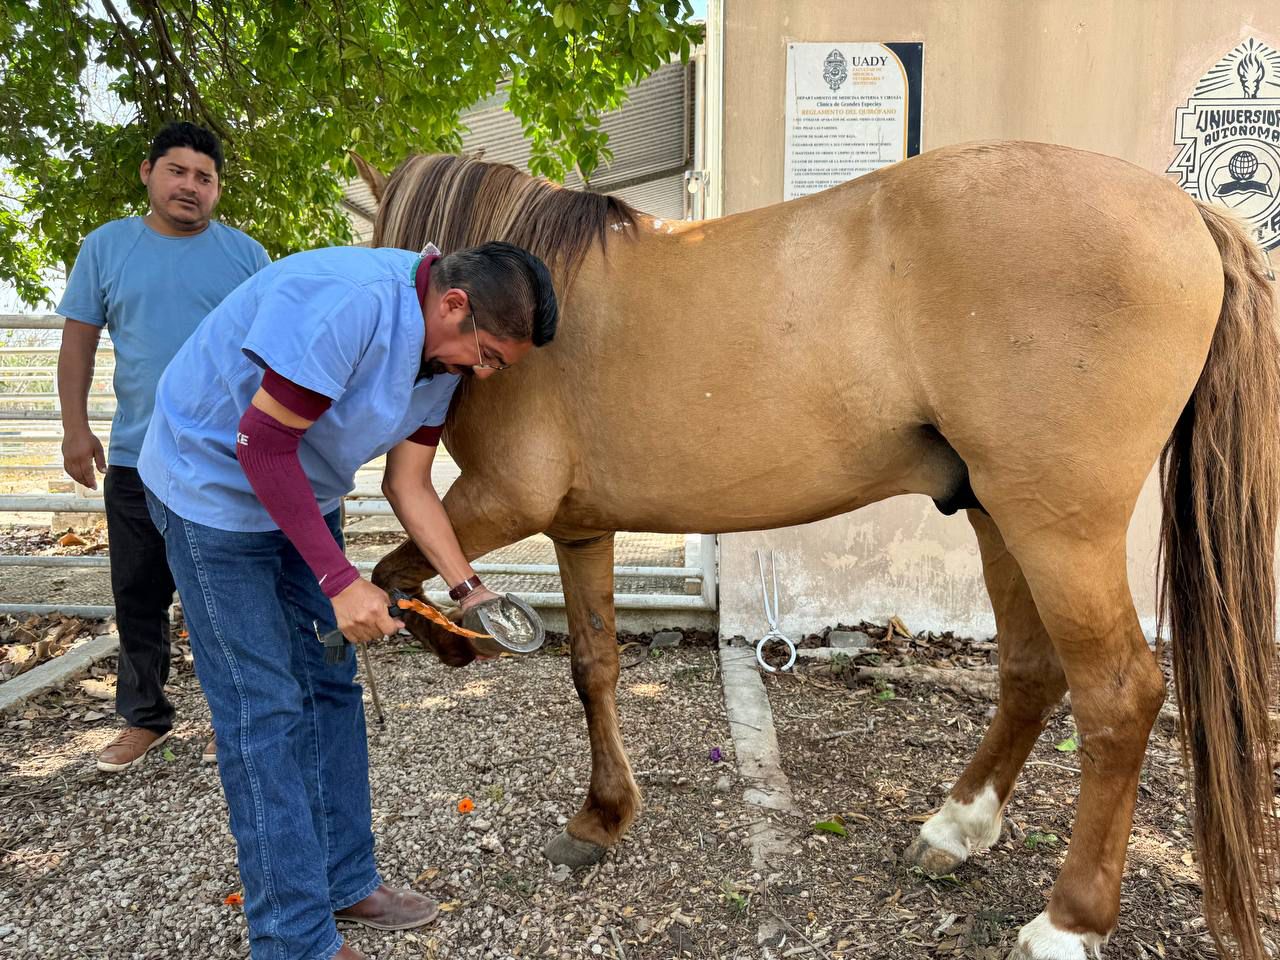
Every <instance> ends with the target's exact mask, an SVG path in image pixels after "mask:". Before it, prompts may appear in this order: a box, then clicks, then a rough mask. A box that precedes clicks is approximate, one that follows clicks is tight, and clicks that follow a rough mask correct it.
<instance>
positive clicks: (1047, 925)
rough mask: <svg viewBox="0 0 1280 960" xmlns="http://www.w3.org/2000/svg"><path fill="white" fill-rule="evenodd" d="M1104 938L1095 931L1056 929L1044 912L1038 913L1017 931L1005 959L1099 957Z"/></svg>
mask: <svg viewBox="0 0 1280 960" xmlns="http://www.w3.org/2000/svg"><path fill="white" fill-rule="evenodd" d="M1107 939H1108V938H1107V937H1104V936H1100V935H1099V934H1096V933H1072V932H1070V931H1068V930H1060V929H1058V928H1057V927H1055V926H1054V925H1053V923H1052V921H1050V920H1049V914H1048V913H1041V914H1040V915H1039V916H1038V917H1036V918H1035V919H1034V920H1032V921H1031V922H1030V923H1028V924H1027V925H1026V926H1025V927H1023V928H1022V929H1021V930H1019V931H1018V943H1017V946H1015V947H1014V948H1013V951H1012V952H1011V953H1010V954H1009V960H1101V957H1102V948H1103V947H1104V946H1105V945H1106V943H1107Z"/></svg>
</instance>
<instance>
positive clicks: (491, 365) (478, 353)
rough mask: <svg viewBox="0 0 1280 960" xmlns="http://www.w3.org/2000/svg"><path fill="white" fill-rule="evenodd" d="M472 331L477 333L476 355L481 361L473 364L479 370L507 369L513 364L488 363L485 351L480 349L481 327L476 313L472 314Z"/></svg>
mask: <svg viewBox="0 0 1280 960" xmlns="http://www.w3.org/2000/svg"><path fill="white" fill-rule="evenodd" d="M471 332H472V333H474V334H475V335H476V357H478V358H479V360H480V362H479V363H476V364H473V365H472V366H474V367H475V369H477V370H505V369H507V367H509V366H511V364H509V363H486V362H485V359H484V351H483V350H481V349H480V328H479V327H478V326H476V315H475V314H474V313H473V314H471Z"/></svg>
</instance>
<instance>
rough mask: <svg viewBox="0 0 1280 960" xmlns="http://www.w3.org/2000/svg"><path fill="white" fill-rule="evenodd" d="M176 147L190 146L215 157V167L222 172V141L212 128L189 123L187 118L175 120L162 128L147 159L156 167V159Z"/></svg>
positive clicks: (153, 141)
mask: <svg viewBox="0 0 1280 960" xmlns="http://www.w3.org/2000/svg"><path fill="white" fill-rule="evenodd" d="M174 147H188V148H189V149H191V150H196V151H198V152H200V153H204V154H207V155H208V156H210V157H212V158H213V167H214V169H215V170H217V171H218V173H222V143H221V141H219V140H218V136H217V134H215V133H214V132H213V131H212V130H208V129H206V128H204V127H201V126H198V125H196V124H194V123H188V122H187V121H186V120H175V121H174V122H173V123H166V124H165V125H164V126H163V127H161V128H160V132H159V133H157V134H156V137H155V139H154V140H152V141H151V152H150V153H149V154H147V159H148V160H149V161H150V162H151V165H152V166H153V167H154V166H155V164H156V161H157V160H159V159H160V158H161V157H163V156H164V155H165V154H166V153H168V152H169V151H170V150H172V149H173V148H174Z"/></svg>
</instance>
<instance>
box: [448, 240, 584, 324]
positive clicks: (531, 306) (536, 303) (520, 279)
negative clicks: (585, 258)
mask: <svg viewBox="0 0 1280 960" xmlns="http://www.w3.org/2000/svg"><path fill="white" fill-rule="evenodd" d="M431 285H432V287H433V288H436V289H437V290H439V291H440V292H443V291H445V290H448V289H450V288H451V287H457V288H458V289H459V290H462V291H465V292H466V294H467V297H468V299H469V300H470V301H471V312H472V314H473V315H474V316H475V318H476V326H477V327H479V328H480V329H481V330H485V331H488V332H489V333H492V334H493V335H494V336H495V337H499V338H501V339H503V340H532V341H533V345H534V346H535V347H541V346H543V345H544V344H548V343H550V342H551V340H552V339H553V338H554V337H555V335H556V324H557V322H558V321H559V317H560V308H559V305H558V303H557V301H556V290H555V285H554V284H553V283H552V281H551V271H549V270H548V269H547V265H546V264H545V263H543V262H542V260H541V259H540V258H538V257H535V256H534V255H533V254H532V253H530V252H529V251H528V250H525V249H523V248H521V247H517V246H515V245H514V244H510V243H502V242H501V241H497V240H495V241H492V242H490V243H484V244H481V245H480V246H478V247H470V248H468V249H466V250H459V251H457V252H456V253H450V254H448V255H446V256H444V257H441V258H440V260H439V261H438V262H437V263H436V264H435V265H434V266H433V267H432V270H431Z"/></svg>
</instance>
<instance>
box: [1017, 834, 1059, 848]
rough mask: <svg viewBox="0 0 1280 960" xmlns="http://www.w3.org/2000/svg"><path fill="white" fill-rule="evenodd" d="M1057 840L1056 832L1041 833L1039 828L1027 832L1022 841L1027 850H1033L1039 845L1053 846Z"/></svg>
mask: <svg viewBox="0 0 1280 960" xmlns="http://www.w3.org/2000/svg"><path fill="white" fill-rule="evenodd" d="M1057 842H1058V835H1057V834H1056V833H1041V832H1040V831H1039V830H1032V831H1031V832H1030V833H1028V834H1027V838H1026V840H1024V841H1023V843H1025V844H1026V846H1027V849H1029V850H1035V849H1036V848H1037V847H1041V846H1053V845H1054V844H1056V843H1057Z"/></svg>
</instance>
